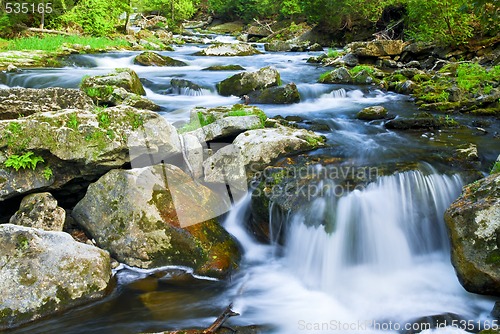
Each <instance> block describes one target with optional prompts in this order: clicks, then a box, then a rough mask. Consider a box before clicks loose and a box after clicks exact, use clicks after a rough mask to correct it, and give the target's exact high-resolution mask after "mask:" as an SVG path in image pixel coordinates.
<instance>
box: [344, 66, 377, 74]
mask: <svg viewBox="0 0 500 334" xmlns="http://www.w3.org/2000/svg"><path fill="white" fill-rule="evenodd" d="M363 71H365V72H366V73H368V74H369V75H370V76H373V75H374V74H375V69H374V68H373V67H371V66H367V65H357V66H355V67H353V68H351V69H350V70H349V72H350V73H351V76H355V75H356V74H358V73H360V72H363Z"/></svg>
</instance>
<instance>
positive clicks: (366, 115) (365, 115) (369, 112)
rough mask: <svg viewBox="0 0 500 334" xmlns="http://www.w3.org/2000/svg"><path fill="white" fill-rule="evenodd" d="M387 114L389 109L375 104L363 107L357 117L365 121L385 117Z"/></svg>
mask: <svg viewBox="0 0 500 334" xmlns="http://www.w3.org/2000/svg"><path fill="white" fill-rule="evenodd" d="M386 116H387V109H385V108H384V107H382V106H373V107H367V108H364V109H362V110H361V111H360V112H358V113H357V115H356V118H357V119H361V120H365V121H372V120H376V119H383V118H385V117H386Z"/></svg>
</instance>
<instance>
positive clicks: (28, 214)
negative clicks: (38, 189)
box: [10, 193, 66, 231]
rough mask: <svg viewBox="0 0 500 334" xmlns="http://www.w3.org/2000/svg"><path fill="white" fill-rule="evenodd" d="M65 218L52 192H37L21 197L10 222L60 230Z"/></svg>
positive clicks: (64, 213) (64, 212) (48, 229)
mask: <svg viewBox="0 0 500 334" xmlns="http://www.w3.org/2000/svg"><path fill="white" fill-rule="evenodd" d="M65 220H66V211H64V209H63V208H61V207H60V206H58V205H57V201H56V199H55V198H54V197H53V196H52V194H50V193H39V194H31V195H28V196H26V197H24V198H23V200H22V201H21V205H20V208H19V210H18V211H17V212H16V213H15V214H14V216H12V218H11V219H10V223H11V224H14V225H20V226H26V227H33V228H39V229H42V230H46V231H62V230H63V226H64V221H65Z"/></svg>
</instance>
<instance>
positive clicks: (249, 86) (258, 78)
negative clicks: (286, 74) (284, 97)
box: [217, 67, 281, 96]
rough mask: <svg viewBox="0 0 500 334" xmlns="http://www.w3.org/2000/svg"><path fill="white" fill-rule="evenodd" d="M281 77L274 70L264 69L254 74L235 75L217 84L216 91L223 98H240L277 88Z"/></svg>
mask: <svg viewBox="0 0 500 334" xmlns="http://www.w3.org/2000/svg"><path fill="white" fill-rule="evenodd" d="M280 84H281V77H280V74H279V72H278V71H277V70H276V69H273V68H271V67H264V68H261V69H260V70H258V71H256V72H243V73H238V74H235V75H233V76H231V77H229V78H227V79H225V80H223V81H221V82H219V83H218V84H217V91H218V92H219V94H221V95H223V96H230V95H235V96H242V95H245V94H248V93H250V92H253V91H256V90H261V89H264V88H268V87H273V86H279V85H280Z"/></svg>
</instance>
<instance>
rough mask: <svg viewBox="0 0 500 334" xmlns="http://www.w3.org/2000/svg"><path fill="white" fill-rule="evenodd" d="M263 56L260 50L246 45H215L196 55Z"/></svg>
mask: <svg viewBox="0 0 500 334" xmlns="http://www.w3.org/2000/svg"><path fill="white" fill-rule="evenodd" d="M258 54H261V52H260V51H259V50H257V49H256V48H254V47H253V46H251V45H250V44H245V43H225V44H213V45H210V46H209V47H207V48H205V49H203V50H201V51H198V52H196V53H195V55H197V56H212V57H234V56H253V55H258Z"/></svg>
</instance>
